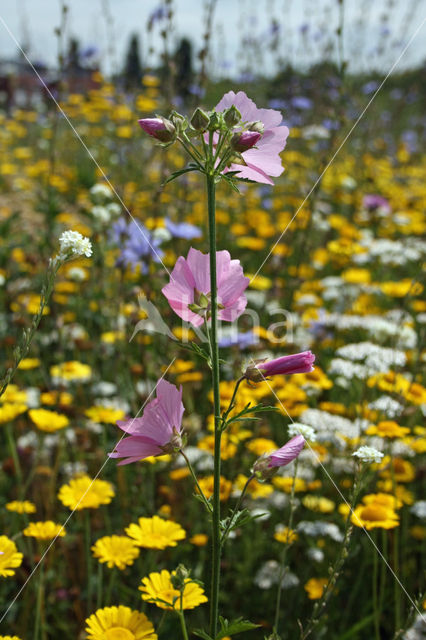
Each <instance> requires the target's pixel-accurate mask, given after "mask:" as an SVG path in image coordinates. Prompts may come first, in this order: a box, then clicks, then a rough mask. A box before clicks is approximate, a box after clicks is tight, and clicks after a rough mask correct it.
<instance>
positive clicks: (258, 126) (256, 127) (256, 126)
mask: <svg viewBox="0 0 426 640" xmlns="http://www.w3.org/2000/svg"><path fill="white" fill-rule="evenodd" d="M247 129H248V130H249V131H256V133H260V134H261V135H263V133H264V131H265V125H264V124H263V122H262V121H261V120H255V121H254V122H249V124H248V125H247Z"/></svg>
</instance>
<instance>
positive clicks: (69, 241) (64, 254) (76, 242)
mask: <svg viewBox="0 0 426 640" xmlns="http://www.w3.org/2000/svg"><path fill="white" fill-rule="evenodd" d="M59 247H60V254H59V257H60V258H62V259H64V258H69V257H71V256H86V257H87V258H90V256H91V255H92V243H91V242H90V240H89V238H85V237H84V236H82V235H81V233H79V232H78V231H64V233H63V234H62V235H61V237H60V238H59Z"/></svg>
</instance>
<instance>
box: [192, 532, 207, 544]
mask: <svg viewBox="0 0 426 640" xmlns="http://www.w3.org/2000/svg"><path fill="white" fill-rule="evenodd" d="M208 541H209V537H208V536H207V535H206V534H205V533H196V534H195V535H194V536H192V538H189V542H190V543H191V544H195V546H196V547H205V546H206V544H207V542H208Z"/></svg>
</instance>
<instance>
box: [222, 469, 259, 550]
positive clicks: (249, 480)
mask: <svg viewBox="0 0 426 640" xmlns="http://www.w3.org/2000/svg"><path fill="white" fill-rule="evenodd" d="M254 478H255V475H254V473H252V475H251V476H250V477H249V478H248V479H247V482H246V483H245V485H244V488H243V490H242V491H241V493H240V497H239V498H238V502H237V504H236V505H235V509H234V510H233V512H232V514H231V516H230V518H229V521H228V524H227V525H226V528H225V530H224V532H223V533H222V538H221V545H223V543H224V542H225V540H226V537H227V535H228V532H229V529H230V528H231V526H232V524H233V522H234V518H235V516H236V514H237V513H238V509H239V508H240V505H241V503H242V501H243V498H244V496H245V494H246V491H247V489H248V486H249V484H250V482H251V481H252V480H254Z"/></svg>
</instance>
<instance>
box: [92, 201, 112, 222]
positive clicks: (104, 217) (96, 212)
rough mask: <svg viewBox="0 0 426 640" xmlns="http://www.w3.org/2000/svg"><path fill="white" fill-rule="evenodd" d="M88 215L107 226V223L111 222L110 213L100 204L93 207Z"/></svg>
mask: <svg viewBox="0 0 426 640" xmlns="http://www.w3.org/2000/svg"><path fill="white" fill-rule="evenodd" d="M90 213H91V214H92V216H93V217H94V218H95V219H96V220H97V221H98V222H100V223H101V224H108V222H109V221H110V220H111V213H110V212H109V210H108V209H107V207H103V206H102V205H100V204H97V205H95V206H94V207H92V210H91V212H90Z"/></svg>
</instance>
